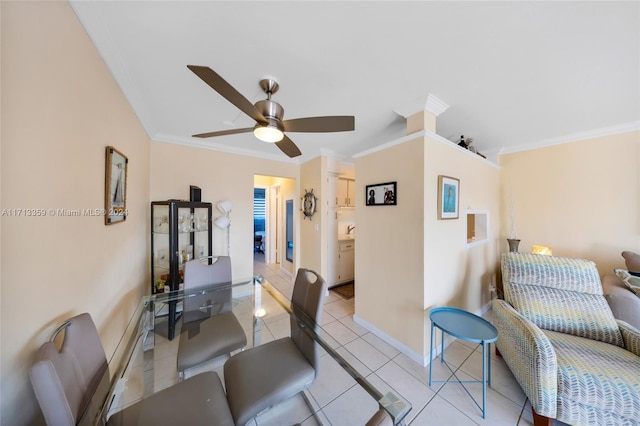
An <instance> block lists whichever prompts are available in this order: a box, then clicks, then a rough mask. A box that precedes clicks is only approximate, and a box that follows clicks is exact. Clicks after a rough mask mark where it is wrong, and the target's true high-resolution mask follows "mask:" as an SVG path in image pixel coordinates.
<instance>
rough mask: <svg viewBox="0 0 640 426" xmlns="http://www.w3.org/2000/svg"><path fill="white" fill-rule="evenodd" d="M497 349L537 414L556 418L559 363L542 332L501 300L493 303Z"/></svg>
mask: <svg viewBox="0 0 640 426" xmlns="http://www.w3.org/2000/svg"><path fill="white" fill-rule="evenodd" d="M492 304H493V313H494V315H493V324H494V326H495V327H496V328H497V329H498V340H497V342H496V346H497V347H498V350H499V351H500V353H501V355H502V357H503V358H504V360H505V362H506V363H507V365H508V366H509V369H510V370H511V372H512V373H513V375H514V376H515V378H516V380H517V381H518V383H519V384H520V386H521V387H522V389H523V390H524V393H525V394H526V395H527V397H528V398H529V401H531V405H532V406H533V408H534V409H535V411H536V413H538V414H540V415H542V416H546V417H550V418H555V417H556V404H557V401H556V400H557V393H558V383H557V380H558V361H557V359H556V352H555V350H554V349H553V346H552V345H551V342H550V341H549V339H548V338H547V336H546V335H545V334H544V333H543V332H542V330H541V329H540V328H539V327H538V326H536V325H535V324H534V323H532V322H531V321H529V320H527V319H526V318H524V317H523V316H522V315H520V314H519V313H518V311H516V310H515V309H513V307H512V306H511V305H509V304H508V303H507V302H505V301H504V300H499V299H498V300H494V301H493V303H492Z"/></svg>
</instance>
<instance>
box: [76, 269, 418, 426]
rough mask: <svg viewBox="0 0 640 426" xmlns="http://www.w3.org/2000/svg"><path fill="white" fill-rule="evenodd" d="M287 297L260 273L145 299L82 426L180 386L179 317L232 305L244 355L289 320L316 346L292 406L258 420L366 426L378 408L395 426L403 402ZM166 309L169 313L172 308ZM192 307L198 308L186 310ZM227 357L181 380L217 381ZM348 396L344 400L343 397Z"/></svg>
mask: <svg viewBox="0 0 640 426" xmlns="http://www.w3.org/2000/svg"><path fill="white" fill-rule="evenodd" d="M229 293H231V298H230V302H228V300H229V297H228V295H229ZM285 293H287V291H286V290H285V291H283V292H281V291H279V290H278V289H276V288H275V287H274V286H273V285H272V284H270V283H269V282H268V281H266V280H265V279H263V278H262V277H260V276H258V277H251V278H246V279H241V280H234V281H233V282H231V283H223V284H216V285H211V286H202V287H198V288H195V289H189V290H180V291H174V292H169V293H160V294H155V295H151V296H144V297H143V298H142V299H141V301H140V303H139V305H138V307H137V309H136V311H135V314H134V316H133V318H132V320H131V322H130V324H129V327H128V328H127V330H126V332H125V333H124V337H123V339H122V341H121V343H120V344H119V345H118V347H117V349H116V351H115V353H114V355H113V356H112V359H111V361H110V362H109V370H110V373H111V375H112V376H111V378H110V381H109V382H110V390H109V392H108V394H107V395H106V398H105V397H104V395H95V396H94V399H96V401H92V404H101V406H102V408H101V409H100V414H99V416H98V417H97V418H96V419H95V421H89V422H84V423H85V424H104V422H105V421H106V420H107V419H108V418H109V417H110V416H111V415H112V414H113V413H115V412H118V411H120V410H122V409H124V408H126V407H129V406H131V405H133V404H135V403H138V402H140V401H142V403H143V404H144V398H145V397H148V396H150V395H152V394H154V393H156V392H159V391H161V390H163V389H165V388H168V387H170V386H172V385H175V384H176V383H178V380H179V373H178V371H177V363H176V360H177V352H178V344H179V341H180V338H179V336H180V331H181V326H182V319H183V318H184V316H185V314H186V315H187V317H188V316H189V315H190V314H191V315H192V314H193V313H194V312H193V310H194V309H196V310H198V311H200V312H203V311H206V314H207V315H217V314H219V313H220V312H225V311H226V309H227V308H230V309H231V310H232V312H233V314H234V315H235V316H236V318H237V319H238V321H239V322H240V324H241V325H242V328H243V329H244V331H245V334H246V337H247V346H246V347H245V348H244V350H247V349H248V348H251V347H254V346H258V345H262V344H265V343H268V342H270V341H273V340H276V339H279V338H283V337H287V336H289V335H290V330H291V320H292V319H293V320H294V321H297V323H298V325H299V326H300V328H302V329H303V330H304V332H306V333H308V334H309V335H310V336H311V337H312V338H313V340H314V342H315V343H316V344H317V345H319V346H320V348H321V349H320V351H321V353H322V357H321V364H320V365H321V367H320V371H319V373H318V375H317V377H316V380H315V382H314V383H313V384H312V385H311V386H310V387H309V388H308V389H307V390H305V391H304V392H302V393H301V394H300V395H298V396H296V397H294V398H292V400H291V401H287V402H284V403H282V404H279V405H277V406H275V407H272V408H271V409H270V410H268V411H266V412H264V413H263V414H260V415H259V416H258V419H260V417H262V416H264V418H265V419H269V421H270V422H272V423H273V422H275V423H276V424H295V423H303V422H304V424H320V425H322V424H363V425H364V424H365V423H366V422H367V420H368V419H369V418H370V417H371V416H373V414H374V413H375V412H376V411H377V410H378V409H380V408H382V409H384V410H385V411H386V412H387V413H388V414H389V416H390V417H391V419H393V423H394V424H400V422H401V421H402V419H404V417H405V416H406V415H407V413H408V412H409V411H410V410H411V405H410V404H409V402H407V401H406V400H405V399H404V398H402V397H400V396H399V395H396V394H394V393H393V392H392V391H391V392H385V391H383V390H381V389H379V388H378V387H376V386H374V385H373V384H372V383H370V382H369V381H368V380H367V378H366V377H365V376H364V375H363V374H361V373H360V372H359V371H358V369H357V368H356V367H355V366H354V365H352V364H351V363H350V362H349V361H347V359H345V357H344V356H343V355H341V353H343V352H341V351H340V348H341V346H342V345H341V344H340V343H339V342H337V341H336V340H335V339H334V338H333V337H332V336H331V335H330V334H329V333H328V332H327V331H325V329H323V327H322V324H316V323H315V322H314V321H313V320H312V319H311V318H309V317H305V316H304V315H303V314H300V313H299V312H298V310H296V313H295V314H294V313H293V311H292V309H291V301H290V299H289V297H290V294H288V295H287V294H285ZM289 293H290V290H289ZM194 301H196V303H194ZM225 303H226V304H229V303H230V305H231V306H230V307H229V306H224V305H225ZM172 305H173V308H175V309H170V307H171V306H172ZM192 306H196V308H191V307H192ZM185 307H187V308H185ZM185 309H186V311H185ZM174 311H175V312H176V316H177V317H176V318H175V324H176V338H174V339H172V340H169V339H168V338H167V337H168V322H169V321H168V314H169V312H174ZM196 313H197V312H196ZM233 353H235V351H234V352H233ZM233 353H232V355H233ZM226 359H228V356H222V357H218V358H216V359H214V360H212V361H210V362H208V363H204V364H202V365H200V366H197V367H193V368H191V369H188V370H187V371H186V372H185V376H184V377H185V378H189V377H191V376H193V375H196V374H198V373H201V372H205V371H215V372H217V373H218V375H219V376H220V378H221V379H222V380H223V366H224V362H225V361H226ZM223 381H224V380H223ZM347 393H348V394H349V395H350V396H349V397H347V396H346V394H347ZM341 395H342V396H341ZM339 396H341V397H344V398H353V400H352V401H348V400H345V402H344V403H345V404H347V406H346V408H347V409H346V410H345V409H340V408H336V404H329V402H332V401H334V400H337V398H338V397H339ZM85 420H87V419H85ZM257 424H260V421H257Z"/></svg>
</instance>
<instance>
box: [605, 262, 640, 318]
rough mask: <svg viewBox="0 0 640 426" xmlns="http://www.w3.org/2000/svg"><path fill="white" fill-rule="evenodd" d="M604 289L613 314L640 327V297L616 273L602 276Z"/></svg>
mask: <svg viewBox="0 0 640 426" xmlns="http://www.w3.org/2000/svg"><path fill="white" fill-rule="evenodd" d="M602 290H603V292H604V297H605V298H606V299H607V303H609V307H610V308H611V312H613V316H614V317H616V319H620V320H623V321H625V322H627V323H629V324H631V325H632V326H633V327H635V328H640V297H638V296H636V295H635V294H634V293H633V292H632V291H631V290H629V289H628V288H627V287H625V285H624V283H623V282H622V280H621V279H620V278H619V277H618V276H616V275H615V274H606V275H604V276H603V277H602Z"/></svg>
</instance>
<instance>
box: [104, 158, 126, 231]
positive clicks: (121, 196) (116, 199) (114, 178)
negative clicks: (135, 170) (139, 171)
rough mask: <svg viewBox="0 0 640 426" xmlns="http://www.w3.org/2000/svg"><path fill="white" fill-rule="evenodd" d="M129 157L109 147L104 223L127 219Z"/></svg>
mask: <svg viewBox="0 0 640 426" xmlns="http://www.w3.org/2000/svg"><path fill="white" fill-rule="evenodd" d="M128 164H129V160H128V159H127V157H126V156H125V155H124V154H123V153H121V152H120V151H118V150H117V149H115V148H114V147H112V146H108V147H107V155H106V163H105V180H104V182H105V185H104V186H105V187H104V210H105V211H104V223H105V225H112V224H114V223H119V222H124V221H125V220H126V219H127V166H128Z"/></svg>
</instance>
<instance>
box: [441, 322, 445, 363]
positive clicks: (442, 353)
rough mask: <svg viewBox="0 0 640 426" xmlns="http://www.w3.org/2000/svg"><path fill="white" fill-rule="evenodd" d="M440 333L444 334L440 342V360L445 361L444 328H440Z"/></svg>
mask: <svg viewBox="0 0 640 426" xmlns="http://www.w3.org/2000/svg"><path fill="white" fill-rule="evenodd" d="M440 334H441V336H442V338H441V339H440V340H441V343H440V362H444V330H443V329H440Z"/></svg>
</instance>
